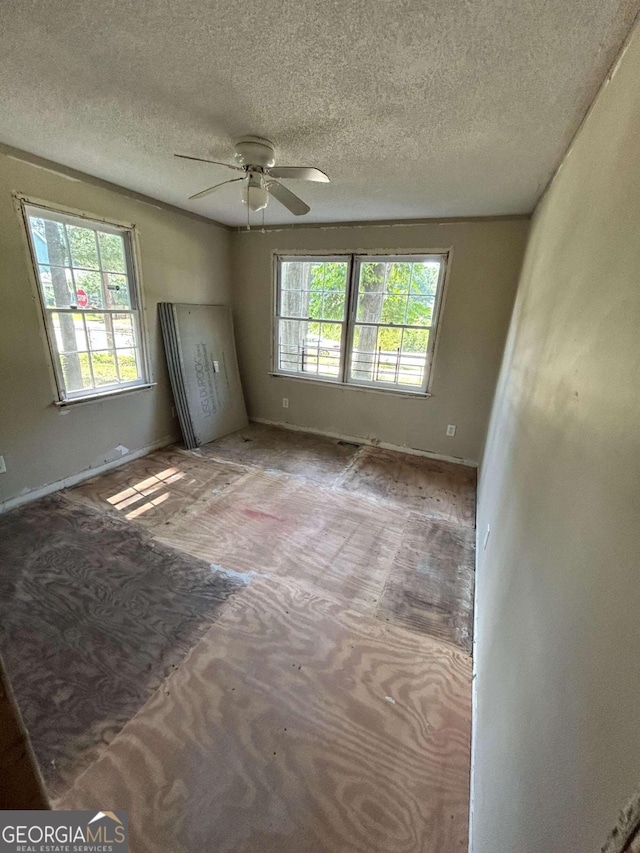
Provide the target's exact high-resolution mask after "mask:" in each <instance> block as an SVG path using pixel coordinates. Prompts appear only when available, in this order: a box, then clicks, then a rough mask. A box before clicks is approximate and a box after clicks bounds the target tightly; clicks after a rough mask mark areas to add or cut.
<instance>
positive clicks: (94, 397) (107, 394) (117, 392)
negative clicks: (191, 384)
mask: <svg viewBox="0 0 640 853" xmlns="http://www.w3.org/2000/svg"><path fill="white" fill-rule="evenodd" d="M157 384H158V383H157V382H146V383H145V384H144V385H132V386H130V387H129V388H115V389H114V390H113V391H103V392H102V393H101V394H90V395H87V396H86V397H72V398H71V399H70V400H54V402H53V405H54V406H56V407H57V408H58V409H66V408H68V407H69V406H81V405H83V404H84V403H97V402H99V401H100V400H108V399H109V398H111V397H121V396H122V395H123V394H133V393H135V392H136V391H148V390H149V389H150V388H155V387H156V385H157Z"/></svg>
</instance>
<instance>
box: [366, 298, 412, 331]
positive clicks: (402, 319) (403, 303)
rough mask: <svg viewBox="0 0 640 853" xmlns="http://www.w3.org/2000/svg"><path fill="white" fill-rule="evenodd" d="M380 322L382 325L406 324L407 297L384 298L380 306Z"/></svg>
mask: <svg viewBox="0 0 640 853" xmlns="http://www.w3.org/2000/svg"><path fill="white" fill-rule="evenodd" d="M368 319H369V318H368ZM381 321H382V322H383V323H395V324H396V325H404V323H406V322H407V297H406V296H385V297H384V302H383V305H382V317H381Z"/></svg>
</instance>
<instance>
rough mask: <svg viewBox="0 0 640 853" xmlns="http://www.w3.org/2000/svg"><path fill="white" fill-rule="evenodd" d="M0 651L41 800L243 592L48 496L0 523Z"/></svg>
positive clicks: (110, 521) (89, 756)
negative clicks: (43, 789)
mask: <svg viewBox="0 0 640 853" xmlns="http://www.w3.org/2000/svg"><path fill="white" fill-rule="evenodd" d="M0 567H1V571H0V645H1V648H2V660H3V665H4V669H5V673H6V676H7V678H8V680H9V682H10V684H11V687H12V690H13V694H14V697H15V700H16V702H17V704H18V706H19V708H20V711H21V713H22V717H23V720H24V723H25V726H26V728H27V731H28V734H29V738H30V740H31V744H32V746H33V750H34V753H35V755H36V758H37V760H38V765H39V767H40V770H41V773H42V776H43V778H44V780H45V783H46V786H47V791H48V794H49V795H50V796H55V795H57V794H58V793H59V792H60V791H61V790H64V789H66V788H67V787H68V786H69V784H70V783H71V782H72V781H73V780H74V779H75V778H76V777H77V775H78V774H79V773H80V772H82V770H84V768H85V767H86V766H88V764H90V763H91V762H92V761H94V760H95V758H96V757H97V755H98V754H99V753H100V751H101V750H102V749H103V748H104V747H105V746H106V745H107V744H108V743H109V741H110V740H111V739H112V738H113V736H114V735H115V734H116V733H117V732H118V731H119V730H120V729H121V728H122V726H123V725H124V724H125V723H126V722H127V721H128V720H129V719H131V717H132V716H133V714H134V713H135V712H136V711H137V710H138V709H139V708H140V707H141V706H142V705H143V704H144V703H145V702H146V700H147V699H149V697H150V696H152V695H153V693H154V691H155V690H156V689H157V688H158V686H159V685H160V684H161V682H162V680H163V679H164V678H165V677H166V676H167V674H168V673H169V672H170V671H171V669H172V667H175V666H177V665H178V663H179V662H180V661H181V660H182V659H183V658H184V656H185V655H186V653H187V652H188V651H189V649H191V648H192V646H193V645H194V643H196V642H197V640H198V639H199V638H200V637H201V636H202V635H203V634H204V633H205V632H206V630H207V628H208V627H209V626H210V625H211V623H212V622H213V621H214V620H215V618H216V617H217V615H218V614H219V611H220V608H221V606H222V605H223V604H224V602H225V601H226V600H227V599H228V598H229V596H230V595H231V594H233V593H234V592H235V591H237V589H238V588H240V587H241V586H242V582H241V580H240V579H238V578H235V577H229V576H227V575H224V574H223V573H221V572H212V571H211V569H210V568H209V566H208V564H206V563H203V562H201V561H200V560H197V559H196V558H194V557H191V556H189V555H187V554H184V553H183V552H181V551H174V550H172V549H169V548H166V547H164V546H162V545H160V544H158V543H155V542H153V540H151V539H150V538H149V537H148V536H146V535H145V534H144V532H143V531H142V529H141V528H140V527H138V526H136V525H133V524H130V523H128V522H126V521H122V520H120V519H117V518H112V517H110V516H108V515H106V514H105V513H100V512H96V511H94V510H92V509H87V508H84V507H80V506H76V505H74V504H72V503H71V502H69V501H68V500H66V499H65V498H63V497H61V496H58V495H54V496H51V497H48V498H44V499H43V500H41V501H37V502H36V503H33V504H30V505H29V506H27V507H24V508H22V509H20V510H16V511H14V512H10V513H7V514H6V515H3V516H0Z"/></svg>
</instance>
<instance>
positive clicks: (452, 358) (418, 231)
mask: <svg viewBox="0 0 640 853" xmlns="http://www.w3.org/2000/svg"><path fill="white" fill-rule="evenodd" d="M528 226H529V223H528V221H526V220H517V219H512V220H496V221H477V222H473V221H469V222H443V223H438V222H431V223H426V224H425V223H423V224H419V225H410V224H407V225H401V224H397V225H387V226H376V225H365V226H343V227H326V226H325V227H308V228H295V229H283V230H274V231H266V233H262V232H260V231H259V230H255V231H250V232H247V231H240V232H238V233H236V234H235V235H234V237H233V258H234V263H233V266H234V285H233V304H234V315H235V323H236V334H237V341H238V354H239V358H240V368H241V372H242V378H243V383H244V388H245V395H246V398H247V404H248V407H249V413H250V416H251V417H257V418H264V419H267V420H271V421H276V422H283V423H289V424H294V425H296V426H302V427H309V428H315V429H319V430H321V431H326V432H333V433H337V434H340V435H347V436H353V437H362V438H369V439H378V440H380V441H382V442H385V443H387V444H392V445H397V446H400V447H409V448H415V449H418V450H426V451H431V452H434V453H439V454H444V455H448V456H455V457H459V458H463V459H467V460H477V459H478V458H479V455H480V451H481V449H482V444H483V441H484V436H485V432H486V426H487V420H488V416H489V409H490V406H491V398H492V395H493V392H494V389H495V383H496V378H497V373H498V369H499V364H500V357H501V354H502V349H503V346H504V339H505V336H506V330H507V326H508V322H509V315H510V312H511V308H512V305H513V298H514V293H515V287H516V283H517V277H518V272H519V269H520V265H521V261H522V254H523V251H524V245H525V242H526V235H527V230H528ZM449 248H452V249H453V255H452V259H451V263H450V270H449V273H450V275H449V283H448V287H447V293H446V302H445V305H444V312H443V314H442V326H441V335H440V339H439V343H438V352H437V355H436V360H435V365H434V373H433V382H432V396H431V397H430V398H427V399H425V398H422V399H420V398H411V397H402V396H399V395H397V394H385V393H384V392H376V391H369V390H360V389H357V390H356V389H353V388H345V387H344V386H331V385H326V384H319V383H314V382H310V381H306V380H297V379H289V378H285V377H273V376H270V375H269V371H270V370H271V363H270V352H271V323H272V318H271V312H272V308H271V306H272V253H273V252H274V250H275V251H279V252H287V251H294V250H295V251H300V250H309V251H326V252H332V251H336V252H348V251H359V250H365V251H370V250H374V249H378V250H380V249H383V250H389V251H400V252H401V251H406V250H412V249H414V250H415V249H424V250H428V251H435V250H439V249H449ZM283 397H287V398H288V399H289V408H288V409H284V408H283V407H282V398H283ZM447 424H456V425H457V428H458V429H457V434H456V436H455V438H448V437H447V436H446V426H447Z"/></svg>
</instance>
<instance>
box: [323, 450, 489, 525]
mask: <svg viewBox="0 0 640 853" xmlns="http://www.w3.org/2000/svg"><path fill="white" fill-rule="evenodd" d="M339 486H340V488H341V489H343V490H345V491H347V492H350V493H352V494H357V495H359V496H360V497H365V498H369V499H371V500H375V501H380V502H383V503H385V504H388V505H392V506H401V507H403V508H404V509H406V510H412V511H413V512H419V513H420V514H422V515H426V516H429V517H430V518H437V519H440V520H441V521H450V522H453V523H454V524H463V525H466V526H468V527H473V526H474V525H475V506H476V472H475V468H469V467H467V466H465V465H455V464H453V463H452V462H441V461H439V460H437V459H427V458H426V457H423V456H411V455H408V454H406V453H396V452H395V451H391V450H380V449H379V448H377V447H363V448H362V449H361V450H360V451H359V453H358V456H357V458H356V459H355V460H354V463H353V465H352V466H350V468H349V469H348V470H347V471H346V472H345V475H344V477H343V478H342V479H341V480H340V482H339Z"/></svg>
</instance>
